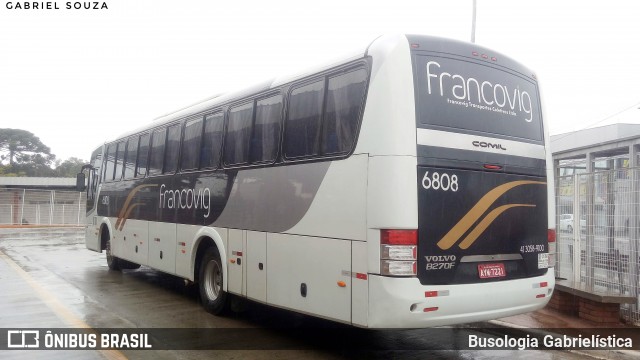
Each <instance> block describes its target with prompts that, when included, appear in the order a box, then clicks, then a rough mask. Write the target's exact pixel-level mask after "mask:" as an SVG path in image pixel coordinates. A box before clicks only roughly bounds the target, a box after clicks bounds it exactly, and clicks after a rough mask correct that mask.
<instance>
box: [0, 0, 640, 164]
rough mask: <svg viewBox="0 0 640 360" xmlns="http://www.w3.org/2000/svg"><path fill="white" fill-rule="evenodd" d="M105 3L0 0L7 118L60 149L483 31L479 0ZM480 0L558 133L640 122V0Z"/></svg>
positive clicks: (87, 148) (496, 41)
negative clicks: (297, 76)
mask: <svg viewBox="0 0 640 360" xmlns="http://www.w3.org/2000/svg"><path fill="white" fill-rule="evenodd" d="M105 2H106V4H107V6H108V10H107V9H102V10H84V9H83V10H73V9H71V10H68V9H66V6H67V1H61V0H58V1H56V2H55V3H56V4H57V6H58V8H59V9H58V10H55V9H51V10H24V9H23V10H18V9H8V7H16V2H15V1H14V2H8V1H5V0H2V1H0V4H1V7H0V127H11V128H20V129H25V130H29V131H31V132H33V133H34V134H36V135H37V136H39V137H40V139H41V140H42V141H43V142H44V143H45V144H46V145H48V146H50V147H51V149H52V152H53V153H54V154H56V155H57V156H58V158H59V159H66V158H69V157H72V156H73V157H79V158H83V159H88V158H89V155H90V153H91V151H92V150H93V149H94V148H95V147H97V146H98V145H100V144H101V143H103V142H104V141H106V140H110V139H113V138H114V137H116V136H118V135H119V134H121V133H123V132H125V131H128V130H131V129H133V128H137V127H139V126H142V125H144V124H147V123H149V122H150V121H152V120H153V119H154V118H156V117H159V116H161V115H164V114H166V113H168V112H172V111H173V110H176V109H179V108H181V107H184V106H186V105H190V104H192V103H194V102H197V101H199V100H202V99H204V98H207V97H210V96H212V95H215V94H217V93H220V92H226V91H229V90H232V89H237V88H239V87H243V86H246V85H251V84H252V83H255V82H259V81H261V80H265V79H269V78H272V77H275V76H277V75H279V74H283V73H289V72H291V70H293V69H305V68H307V67H309V66H310V65H313V64H317V63H322V62H323V60H326V59H331V58H334V57H336V56H339V55H341V54H344V53H349V52H351V51H352V50H353V49H354V48H360V47H363V46H366V45H367V44H368V43H369V42H371V41H372V40H373V39H374V38H375V37H377V36H378V35H381V34H385V33H418V34H428V35H437V36H444V37H449V38H454V39H459V40H466V41H468V40H469V39H470V35H471V17H472V15H471V14H472V0H442V1H432V0H420V1H402V0H398V1H384V2H371V1H355V0H354V1H348V0H346V1H345V0H340V1H335V0H323V1H321V2H308V1H298V2H294V1H291V0H287V1H273V0H272V1H231V0H229V1H211V0H182V1H177V0H174V1H168V0H106V1H105ZM477 2H478V7H477V28H476V42H477V43H478V44H479V45H482V46H486V47H489V48H492V49H494V50H497V51H499V52H501V53H503V54H506V55H509V56H511V57H513V58H515V59H516V60H518V61H520V62H522V63H524V64H525V65H526V66H528V67H530V68H531V69H533V70H534V71H535V72H536V73H537V75H538V78H539V79H540V82H541V91H542V95H543V98H544V100H545V103H544V105H545V108H546V110H545V111H546V117H547V119H548V121H549V124H550V131H551V133H552V134H558V133H563V132H568V131H573V130H579V129H583V128H587V127H593V126H600V125H606V124H611V123H615V122H628V123H640V109H638V107H640V85H639V84H640V66H639V64H640V41H639V40H640V2H637V1H627V0H608V1H558V0H535V1H528V0H521V1H519V0H478V1H477ZM20 3H21V4H24V2H20ZM73 3H74V2H70V4H71V5H73ZM100 4H102V2H100ZM623 110H626V111H623ZM612 115H615V116H612Z"/></svg>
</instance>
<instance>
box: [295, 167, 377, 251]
mask: <svg viewBox="0 0 640 360" xmlns="http://www.w3.org/2000/svg"><path fill="white" fill-rule="evenodd" d="M367 161H368V157H367V156H366V155H352V156H351V157H349V158H348V159H345V160H340V161H332V162H330V166H329V169H328V170H327V173H326V175H324V179H322V183H321V184H320V186H319V188H318V190H317V193H316V194H315V196H314V198H313V202H312V203H311V206H310V207H309V209H308V210H307V212H306V213H305V214H304V216H303V217H302V219H301V220H300V221H299V222H298V223H297V224H296V225H295V226H293V227H292V228H291V229H289V230H287V231H286V232H287V233H289V234H299V235H309V236H322V237H328V238H340V239H351V240H365V239H366V228H367V225H366V209H365V204H366V196H367ZM305 191H306V189H305V188H304V186H302V187H301V188H300V190H299V192H300V193H301V196H303V195H305V194H304V193H305ZM306 196H310V195H306ZM300 201H302V200H300Z"/></svg>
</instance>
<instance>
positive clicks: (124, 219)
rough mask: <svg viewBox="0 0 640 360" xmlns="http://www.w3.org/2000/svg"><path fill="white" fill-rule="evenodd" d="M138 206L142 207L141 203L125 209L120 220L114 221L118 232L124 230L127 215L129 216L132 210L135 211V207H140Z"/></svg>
mask: <svg viewBox="0 0 640 360" xmlns="http://www.w3.org/2000/svg"><path fill="white" fill-rule="evenodd" d="M140 205H142V203H135V204H133V205H131V206H129V207H128V208H127V212H126V213H125V214H124V216H123V217H122V219H118V221H116V228H117V229H118V230H120V231H122V229H123V228H124V224H125V223H126V222H127V219H128V218H129V215H131V212H132V211H133V209H135V208H136V207H137V206H140ZM121 220H122V221H121ZM118 222H120V226H119V227H118Z"/></svg>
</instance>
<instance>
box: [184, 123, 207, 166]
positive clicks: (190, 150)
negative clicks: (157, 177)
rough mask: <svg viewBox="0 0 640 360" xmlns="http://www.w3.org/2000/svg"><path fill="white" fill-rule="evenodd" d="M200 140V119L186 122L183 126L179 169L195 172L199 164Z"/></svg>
mask: <svg viewBox="0 0 640 360" xmlns="http://www.w3.org/2000/svg"><path fill="white" fill-rule="evenodd" d="M201 139H202V118H199V119H195V120H190V121H187V124H186V125H185V126H184V138H183V139H182V152H181V155H180V168H181V169H182V170H197V169H198V164H199V162H200V141H201Z"/></svg>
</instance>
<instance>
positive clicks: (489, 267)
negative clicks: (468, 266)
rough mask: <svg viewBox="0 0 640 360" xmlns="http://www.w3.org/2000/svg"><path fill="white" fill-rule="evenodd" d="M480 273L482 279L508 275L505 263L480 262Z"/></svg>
mask: <svg viewBox="0 0 640 360" xmlns="http://www.w3.org/2000/svg"><path fill="white" fill-rule="evenodd" d="M478 275H480V279H489V278H499V277H505V276H507V272H506V271H505V270H504V264H503V263H497V264H478Z"/></svg>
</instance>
